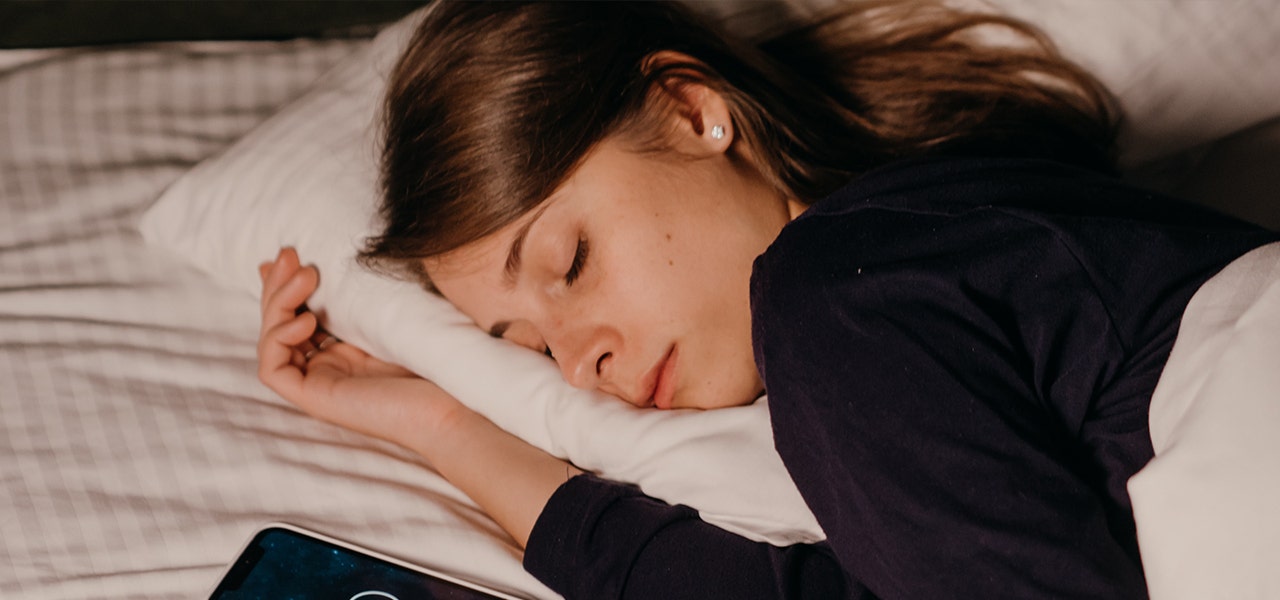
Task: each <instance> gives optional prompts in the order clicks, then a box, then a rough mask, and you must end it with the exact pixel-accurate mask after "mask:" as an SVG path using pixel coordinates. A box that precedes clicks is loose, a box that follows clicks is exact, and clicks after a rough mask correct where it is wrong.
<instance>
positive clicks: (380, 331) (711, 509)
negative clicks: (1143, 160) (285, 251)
mask: <svg viewBox="0 0 1280 600" xmlns="http://www.w3.org/2000/svg"><path fill="white" fill-rule="evenodd" d="M829 1H830V0H817V1H806V0H792V2H791V3H790V4H782V3H780V4H778V5H777V7H778V8H779V12H780V13H787V12H791V13H794V14H805V13H807V12H812V8H813V6H814V5H818V4H825V3H827V2H829ZM1006 3H1007V4H1008V5H1009V8H1010V9H1011V10H1014V11H1015V13H1016V15H1017V16H1020V17H1022V18H1025V19H1027V20H1030V21H1032V22H1034V23H1037V24H1040V25H1043V26H1045V27H1046V28H1047V29H1049V31H1050V33H1051V34H1052V35H1054V37H1061V39H1059V42H1060V43H1061V44H1062V46H1063V48H1064V50H1066V52H1067V54H1068V55H1069V56H1071V57H1072V58H1074V59H1076V60H1077V61H1078V62H1080V63H1082V64H1083V65H1085V66H1086V67H1089V68H1091V69H1094V70H1095V71H1096V72H1097V73H1099V75H1100V76H1101V78H1102V79H1103V80H1104V82H1105V83H1107V84H1108V85H1110V86H1111V87H1112V89H1113V90H1115V91H1117V92H1118V93H1119V94H1120V97H1121V100H1122V102H1124V103H1125V104H1126V105H1127V106H1129V107H1130V109H1131V110H1132V109H1133V108H1134V107H1136V108H1137V109H1139V110H1138V111H1137V112H1135V114H1133V115H1131V116H1132V119H1131V124H1132V125H1131V128H1130V131H1134V132H1139V134H1141V132H1155V133H1151V134H1150V135H1145V134H1141V135H1134V136H1131V138H1130V139H1131V140H1132V141H1131V143H1130V145H1129V149H1128V153H1129V155H1130V156H1137V157H1148V156H1154V155H1157V154H1160V153H1167V152H1171V151H1172V150H1173V149H1176V148H1179V147H1182V146H1185V145H1190V144H1191V143H1194V142H1196V141H1199V140H1201V138H1204V137H1205V136H1211V137H1215V136H1220V135H1225V134H1226V133H1229V132H1230V131H1231V130H1233V129H1235V128H1238V127H1240V126H1241V125H1240V123H1239V121H1241V120H1248V119H1254V118H1255V115H1257V114H1259V113H1260V112H1265V111H1264V110H1262V109H1261V108H1259V107H1261V106H1263V105H1265V104H1267V103H1271V102H1273V100H1272V99H1274V98H1278V97H1280V76H1277V75H1275V74H1274V73H1273V72H1274V70H1275V69H1274V68H1271V71H1266V69H1267V68H1268V66H1267V64H1266V63H1268V62H1269V61H1270V57H1272V56H1275V55H1276V54H1277V53H1280V39H1276V36H1273V35H1271V34H1270V26H1269V23H1272V22H1274V21H1273V20H1271V19H1262V18H1259V17H1260V16H1261V15H1260V14H1259V13H1264V12H1266V11H1267V10H1271V8H1272V3H1271V2H1270V0H1247V1H1241V2H1237V3H1235V4H1232V6H1233V7H1236V8H1237V10H1234V11H1223V10H1208V9H1207V8H1206V5H1212V6H1215V7H1217V6H1221V4H1220V3H1218V2H1216V1H1215V2H1203V3H1197V2H1175V1H1173V0H1166V1H1161V2H1142V3H1132V4H1117V3H1113V2H1110V1H1109V0H1107V1H1101V0H1094V1H1088V2H1081V1H1079V0H1046V1H1044V2H1037V3H1022V2H1014V1H1013V0H1003V2H1002V4H1006ZM806 4H807V5H808V6H806ZM694 6H697V7H699V9H700V10H708V11H711V12H714V13H716V14H718V15H721V16H725V15H735V14H742V15H746V16H747V17H749V18H750V22H751V23H754V24H755V25H757V26H761V27H765V26H770V25H773V24H776V23H775V22H771V21H770V20H769V19H763V18H760V15H761V11H760V10H759V7H760V5H758V4H751V3H743V4H736V3H728V4H722V5H712V6H707V5H703V4H701V3H695V4H694ZM726 7H728V8H726ZM739 9H743V10H739ZM425 10H427V9H423V10H420V11H418V12H416V13H414V14H412V15H410V16H409V17H406V18H404V19H402V20H401V21H400V22H398V23H397V24H396V25H394V26H392V27H390V28H388V29H387V30H385V31H383V32H382V33H380V34H379V35H378V36H377V38H375V39H374V41H373V42H372V43H371V44H370V45H369V46H368V47H367V48H365V49H363V50H362V51H361V52H359V53H357V54H355V55H353V56H351V57H350V58H349V59H347V60H346V61H344V62H343V63H342V64H340V65H339V66H337V67H335V68H334V70H333V71H331V72H330V73H328V74H327V75H326V76H325V77H323V78H322V80H321V81H320V82H318V83H317V85H316V87H315V88H314V89H313V90H312V91H311V92H310V93H308V94H307V95H305V96H304V97H302V98H300V99H299V100H297V101H295V102H293V103H291V104H290V105H288V106H287V107H285V108H284V109H283V110H282V111H281V112H280V113H278V114H276V115H275V116H273V117H272V118H270V119H268V120H267V121H266V122H265V123H263V124H262V125H261V126H259V127H258V128H257V129H255V130H254V131H253V132H251V133H250V134H249V135H247V136H245V137H244V138H243V139H241V140H240V141H239V142H237V143H236V144H234V145H233V146H232V147H231V148H229V149H228V150H227V151H226V152H224V153H222V154H220V155H218V156H216V157H213V158H211V159H209V160H206V161H205V162H203V163H201V164H200V165H198V166H197V167H196V168H195V169H192V170H191V171H190V172H188V173H187V174H185V175H184V176H183V177H182V178H181V179H180V180H179V181H177V182H176V183H175V184H174V185H173V186H171V187H170V188H169V189H168V190H166V192H165V193H164V195H163V196H162V197H161V198H160V199H159V200H158V201H157V203H156V204H155V206H154V207H152V208H151V209H150V210H148V211H147V213H146V214H145V215H144V217H143V219H142V223H141V229H142V233H143V235H144V237H145V238H146V239H147V240H148V241H149V242H150V243H152V244H154V245H155V246H157V247H158V248H161V249H163V250H165V251H168V252H172V253H174V254H176V255H177V256H178V257H180V258H182V259H185V260H187V261H190V262H191V263H193V264H195V265H196V266H198V267H200V268H201V269H203V270H205V271H207V272H208V273H209V274H210V275H212V276H213V277H214V278H216V279H217V280H219V281H221V282H223V283H224V284H226V285H229V286H232V287H235V288H239V289H241V290H244V291H245V292H246V293H248V294H252V295H255V296H256V295H257V294H258V292H259V282H258V278H257V271H256V266H257V264H258V263H259V262H262V261H264V260H268V259H270V258H271V257H273V256H274V255H275V253H276V251H277V249H278V248H279V247H280V246H284V245H289V246H294V247H296V248H297V249H298V251H299V254H300V256H301V257H302V259H303V260H304V261H306V262H310V263H312V264H315V265H316V266H317V267H319V269H320V273H321V284H320V287H319V289H318V290H317V292H316V294H315V296H314V297H313V298H312V299H311V300H310V301H309V302H308V304H309V306H311V307H312V308H313V309H314V310H316V311H317V313H318V315H319V316H320V318H321V321H322V322H323V323H324V325H325V327H326V328H328V329H329V330H330V331H332V332H334V333H335V334H336V335H338V336H339V337H341V338H343V339H345V340H347V341H349V342H352V343H354V344H356V345H358V346H360V347H362V348H364V349H365V350H367V351H369V352H370V353H371V354H373V355H375V356H377V357H379V358H382V359H385V360H389V361H392V362H396V363H399V364H402V365H404V366H406V367H408V368H409V369H411V370H413V371H414V372H416V373H418V374H420V375H422V376H423V377H426V378H428V379H431V380H433V381H435V382H436V383H437V384H439V385H440V386H441V387H443V388H444V389H446V390H448V391H449V392H450V393H452V394H454V395H455V396H456V397H458V398H459V399H460V400H461V401H463V402H464V403H466V404H467V405H469V406H471V407H472V408H473V409H475V410H477V411H478V412H480V413H481V414H483V415H485V416H486V417H488V418H489V419H491V420H493V421H494V422H495V423H497V424H498V425H499V426H501V427H503V428H504V429H507V430H508V431H511V432H512V433H514V434H516V435H518V436H519V437H521V438H523V439H525V440H527V441H529V442H530V443H532V444H534V445H535V446H538V447H540V448H542V449H544V450H547V451H548V452H550V453H552V454H554V455H556V456H560V457H564V458H568V459H569V460H572V461H573V462H574V463H576V464H578V465H580V466H582V467H583V468H586V469H590V470H593V471H597V472H599V473H601V474H603V475H605V476H608V477H613V478H617V479H621V480H626V481H632V482H636V483H638V484H639V485H640V486H641V488H642V489H644V490H645V492H647V493H649V494H651V495H653V496H656V497H658V498H662V499H664V500H667V501H669V502H675V503H684V504H688V505H690V506H693V507H694V508H697V509H699V510H700V511H701V513H702V516H703V518H704V519H706V520H707V521H709V522H712V523H715V524H717V525H720V526H722V527H725V528H726V529H729V530H730V531H735V532H737V533H740V534H743V535H746V536H747V537H751V538H752V539H758V540H766V541H770V542H773V543H777V544H789V543H794V542H801V541H814V540H818V539H821V538H822V537H823V536H822V532H821V529H820V528H819V527H818V525H817V523H816V522H815V521H814V519H813V517H812V515H811V514H810V512H809V510H808V508H807V507H806V506H805V504H804V502H803V500H802V499H801V498H800V496H799V494H798V493H797V492H796V490H795V487H794V484H792V482H791V480H790V478H789V476H788V475H787V473H786V471H785V469H784V467H783V465H782V464H781V461H780V459H779V458H778V456H777V454H776V452H775V451H774V449H773V444H772V435H771V432H770V429H769V419H768V405H767V402H766V401H760V402H757V403H755V404H753V405H751V406H745V407H738V408H731V409H721V410H716V411H708V412H696V411H674V412H661V411H645V410H639V409H635V408H632V407H630V406H629V405H627V404H625V403H623V402H620V401H618V400H616V399H612V398H609V397H606V396H602V395H600V394H596V393H592V392H586V391H581V390H575V389H573V388H571V387H569V386H568V385H567V384H566V383H565V382H564V381H563V380H562V378H561V376H560V373H559V371H558V370H557V369H556V368H555V366H554V365H553V364H552V363H551V362H550V361H549V360H548V359H546V358H545V357H542V356H540V355H538V354H537V353H533V352H529V351H528V350H525V349H523V348H519V347H517V346H515V345H513V344H510V343H507V342H503V341H501V340H495V339H493V338H490V337H489V336H488V335H487V334H485V333H484V332H481V331H480V330H479V329H478V328H476V327H475V326H474V325H472V324H471V323H470V322H469V321H468V320H467V319H466V318H465V317H464V316H462V315H461V314H460V313H459V312H458V311H456V310H454V309H453V307H452V306H450V305H449V304H448V303H447V302H445V301H443V300H442V299H440V298H437V297H434V296H431V295H429V294H427V293H425V292H423V291H422V290H420V289H418V288H417V287H416V286H414V285H412V284H408V283H404V282H395V281H389V280H385V279H381V278H379V277H377V276H374V275H372V274H370V273H367V272H365V271H363V270H361V268H360V267H359V266H358V265H356V263H355V262H354V260H353V256H354V254H355V251H356V249H357V248H358V247H360V245H361V243H362V241H363V239H364V238H365V237H366V236H367V235H369V234H371V233H373V232H374V231H376V228H377V227H376V222H375V216H374V209H375V205H376V193H377V187H376V183H377V181H376V178H377V168H376V161H377V144H376V135H377V125H376V113H377V110H378V106H379V101H380V95H381V93H382V89H383V85H384V81H385V76H386V74H387V73H388V72H389V70H390V69H391V67H392V65H393V63H394V61H395V58H396V56H397V55H398V54H399V51H400V49H401V48H402V47H403V45H404V44H405V42H406V40H407V37H408V36H409V35H410V34H411V33H412V30H413V27H414V25H415V24H416V23H417V22H418V21H419V20H420V19H421V18H422V16H423V14H424V11H425ZM1272 12H1274V10H1272ZM732 24H733V23H732V22H731V23H730V25H731V26H732ZM1174 25H1177V27H1173V26H1174ZM1210 25H1214V26H1215V28H1214V29H1213V30H1212V31H1208V30H1209V26H1210ZM1169 27H1173V29H1174V30H1175V31H1176V32H1181V35H1179V36H1178V37H1175V38H1171V39H1166V38H1165V37H1162V36H1161V35H1160V34H1162V33H1163V31H1164V30H1165V29H1166V28H1169ZM740 33H743V34H747V35H749V34H750V32H749V31H742V30H740ZM1193 33H1194V34H1197V35H1203V36H1205V37H1206V38H1211V39H1212V40H1215V42H1214V43H1213V44H1212V45H1211V47H1207V48H1206V47H1202V46H1200V45H1197V44H1189V43H1187V39H1186V37H1187V36H1189V35H1191V34H1193ZM1232 39H1241V40H1246V42H1247V43H1245V44H1243V46H1241V47H1235V46H1230V45H1228V44H1226V41H1229V40H1232ZM1188 55H1191V56H1190V57H1188ZM1157 59H1158V60H1157ZM1192 59H1194V60H1192ZM1188 64H1197V65H1203V66H1205V67H1206V68H1205V69H1203V70H1192V69H1188V68H1187V65H1188ZM1224 72H1225V73H1230V74H1235V75H1237V76H1238V75H1241V74H1244V73H1256V74H1268V73H1270V76H1269V77H1259V78H1257V79H1258V80H1257V81H1255V80H1251V81H1250V82H1244V81H1241V82H1239V85H1237V86H1235V87H1232V86H1223V87H1220V88H1216V89H1211V90H1204V88H1203V87H1202V83H1201V78H1203V77H1220V76H1222V75H1217V74H1218V73H1224ZM1228 76H1229V75H1228ZM1224 88H1225V89H1224ZM1195 90H1200V92H1199V93H1193V92H1194V91H1195ZM1237 91H1238V92H1240V93H1241V94H1244V95H1245V96H1248V97H1249V98H1253V99H1252V100H1249V101H1243V100H1242V101H1230V100H1231V99H1230V96H1231V95H1232V94H1233V93H1234V92H1237ZM1184 92H1185V94H1184ZM1264 94H1265V95H1266V100H1265V101H1263V100H1259V99H1258V98H1254V97H1253V96H1254V95H1264ZM1145 107H1156V108H1158V110H1155V109H1153V110H1152V111H1150V114H1146V113H1143V112H1141V111H1142V110H1143V109H1144V108H1145ZM1268 110H1270V111H1271V112H1272V113H1278V112H1280V110H1276V109H1275V108H1274V107H1272V108H1271V109H1268ZM1268 116H1270V115H1268ZM1257 118H1258V120H1261V118H1262V117H1257ZM1173 123H1176V124H1181V125H1186V124H1194V125H1196V127H1195V128H1194V130H1191V131H1192V132H1191V133H1189V134H1186V135H1181V134H1180V136H1172V137H1170V136H1163V137H1162V135H1163V134H1160V135H1157V134H1159V133H1160V132H1164V131H1165V130H1166V129H1167V128H1168V126H1170V124H1173ZM1179 131H1182V130H1179ZM1175 138H1176V139H1175ZM1149 139H1155V140H1156V143H1149V141H1148V140H1149Z"/></svg>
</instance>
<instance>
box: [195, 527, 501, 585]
mask: <svg viewBox="0 0 1280 600" xmlns="http://www.w3.org/2000/svg"><path fill="white" fill-rule="evenodd" d="M238 560H239V561H240V562H242V563H243V564H238V565H237V566H236V567H235V568H233V570H232V576H229V577H228V578H227V580H224V582H223V584H222V585H220V586H219V588H218V590H217V591H215V592H214V594H213V598H214V599H216V600H232V599H238V598H244V599H252V600H392V599H394V600H480V599H491V598H493V597H492V596H489V595H487V594H483V593H481V592H476V591H473V590H470V589H467V588H464V587H462V586H459V585H456V584H454V583H452V582H448V581H444V580H441V579H436V578H434V577H431V576H429V575H425V574H422V573H418V572H416V571H412V570H410V569H406V568H403V567H400V566H398V565H394V564H391V563H388V562H384V561H382V560H378V559H376V558H374V557H372V556H366V555H363V554H359V553H356V552H352V551H351V550H348V549H346V548H343V547H341V546H337V545H334V544H330V543H328V542H325V541H323V540H318V539H315V538H311V537H308V536H304V535H301V534H299V533H296V532H294V531H290V530H288V529H279V528H270V529H265V530H263V531H262V532H260V533H259V534H258V535H257V536H256V537H255V538H254V540H253V542H251V543H250V544H249V547H248V548H247V549H246V550H245V553H244V554H243V555H241V557H240V559H238ZM237 568H238V569H241V570H240V571H239V572H237V571H236V569H237ZM246 569H247V570H248V571H247V574H246V573H245V570H246ZM240 575H243V581H242V582H238V583H239V585H237V586H235V589H224V588H226V587H229V586H230V585H233V584H235V583H237V582H236V581H234V579H240V577H239V576H240Z"/></svg>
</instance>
